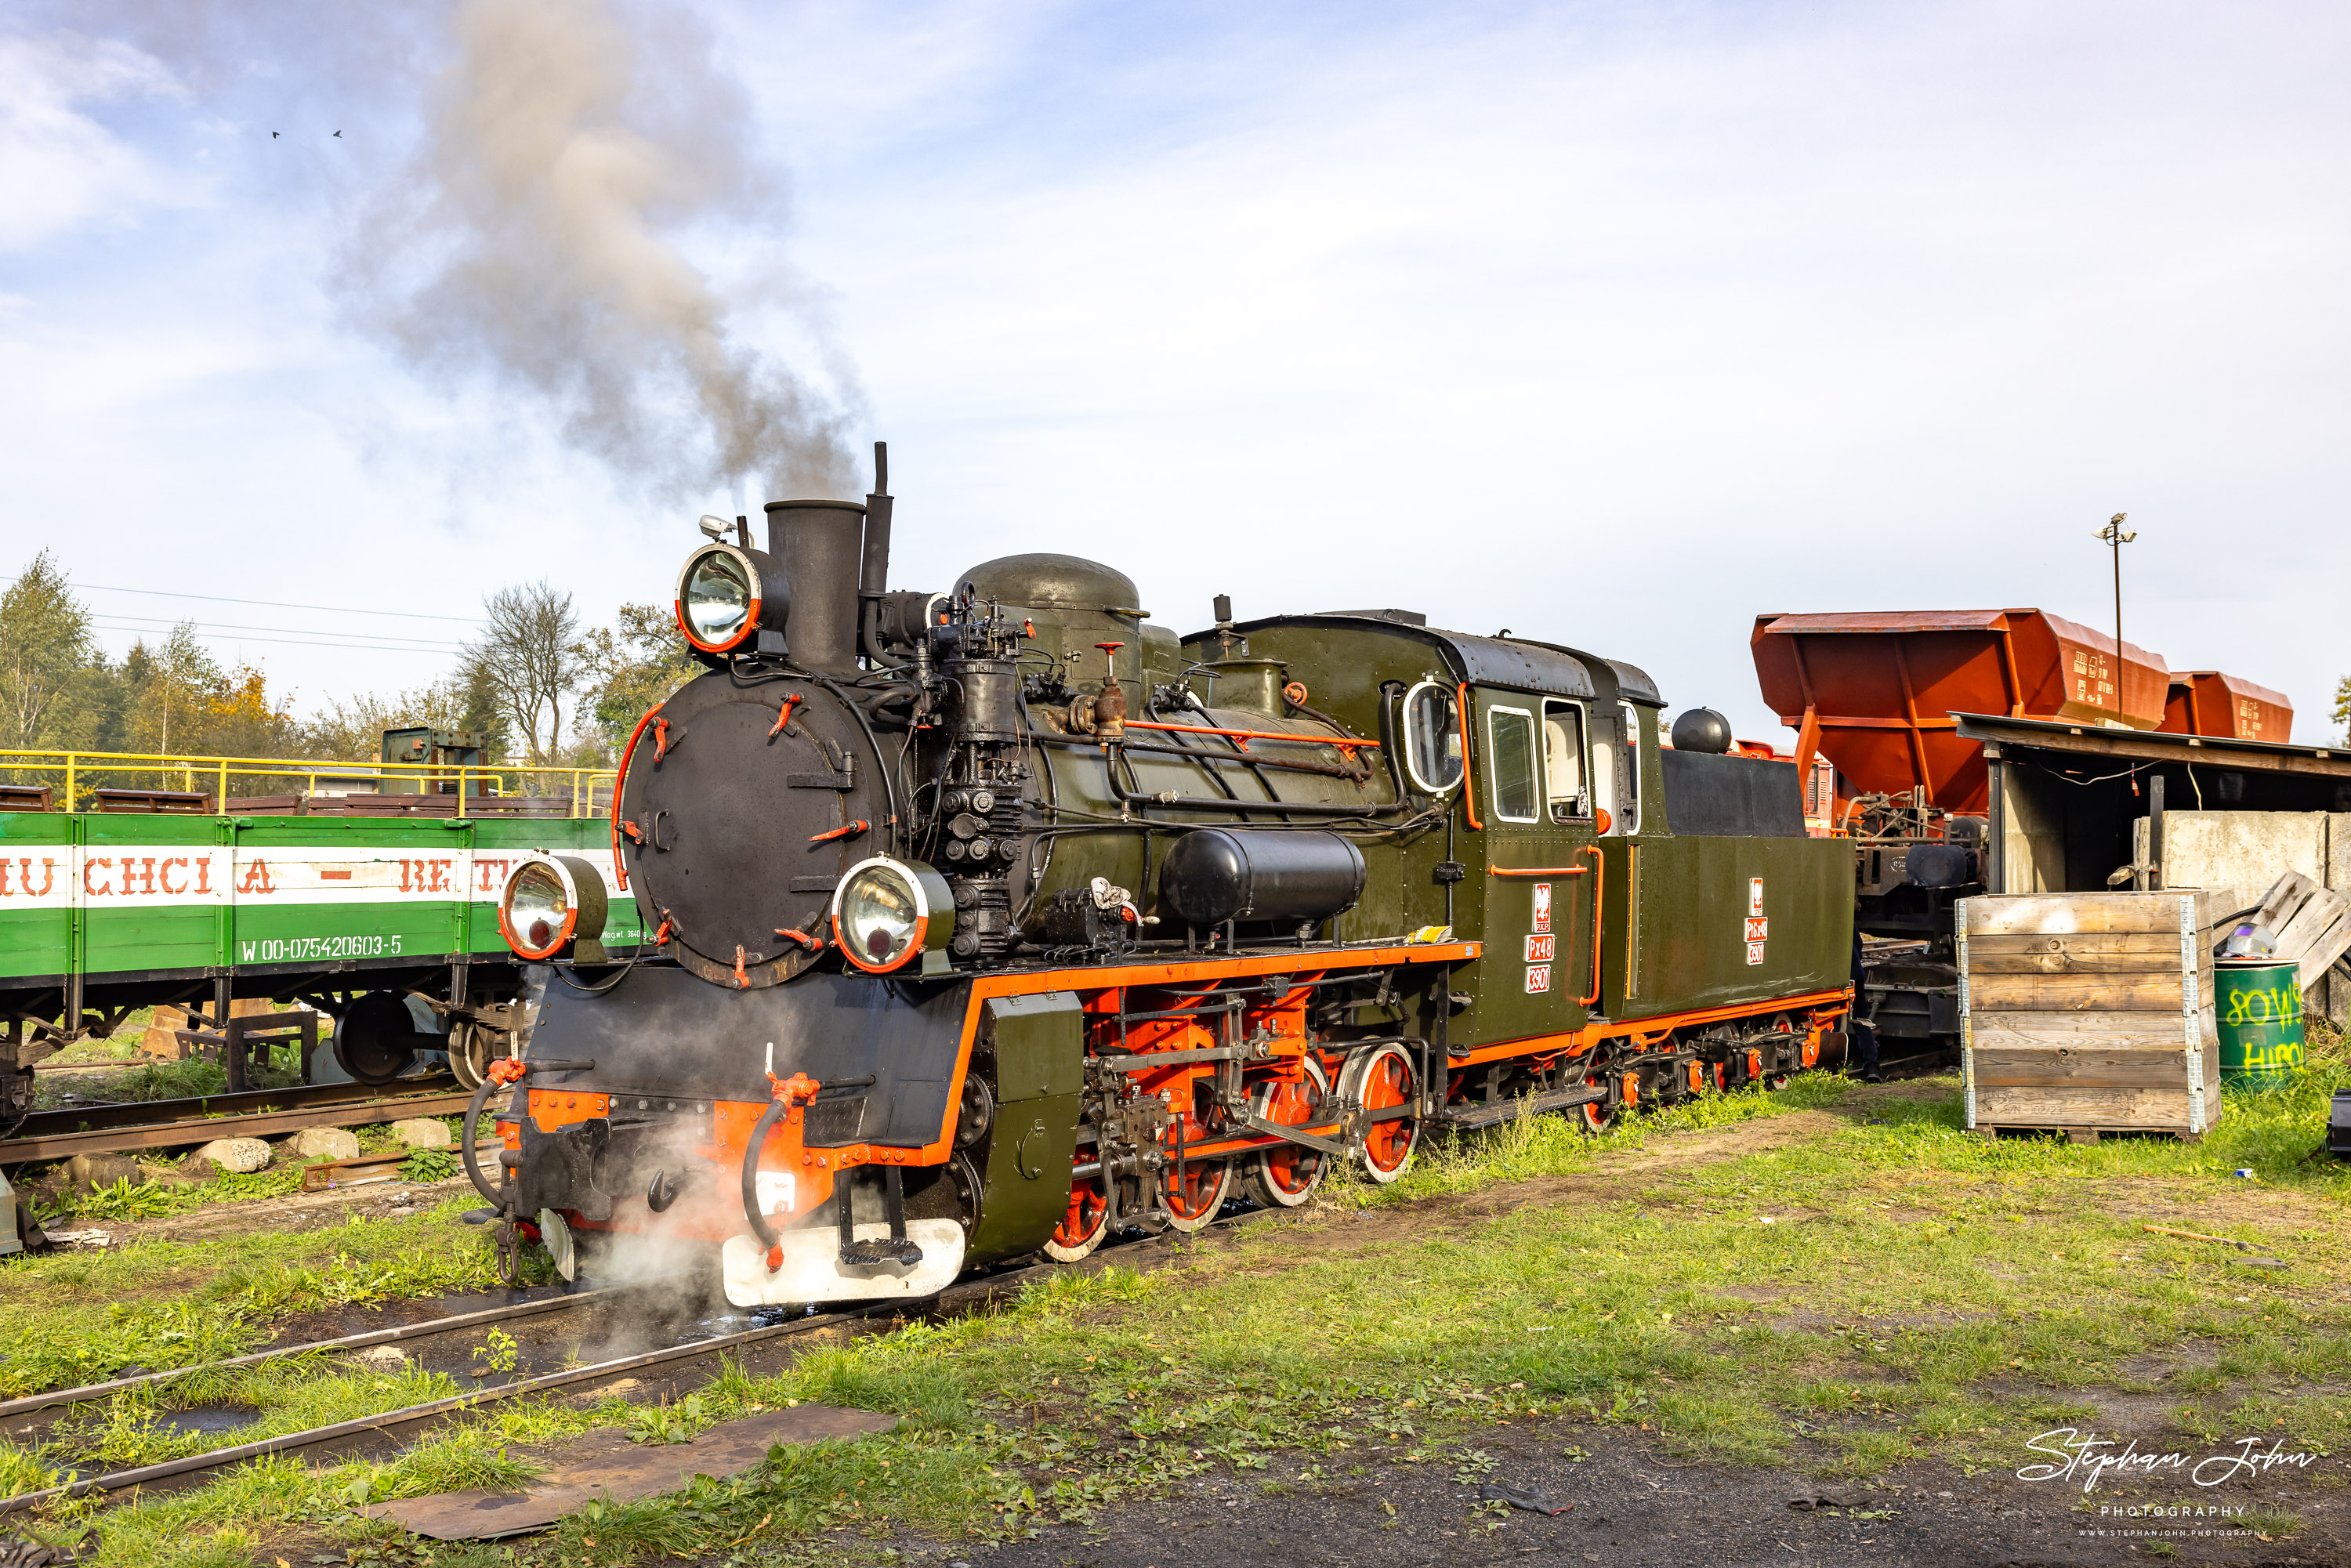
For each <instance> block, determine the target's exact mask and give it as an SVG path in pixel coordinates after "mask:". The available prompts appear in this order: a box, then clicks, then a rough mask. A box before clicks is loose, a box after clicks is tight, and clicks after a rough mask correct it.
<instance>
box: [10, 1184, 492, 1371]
mask: <svg viewBox="0 0 2351 1568" xmlns="http://www.w3.org/2000/svg"><path fill="white" fill-rule="evenodd" d="M467 1207H472V1205H471V1204H470V1202H468V1201H467V1200H466V1199H464V1198H459V1199H455V1200H453V1201H451V1202H449V1203H446V1204H444V1205H442V1206H441V1207H439V1208H438V1209H436V1210H434V1211H432V1212H429V1213H426V1214H423V1215H420V1216H415V1217H411V1218H397V1219H364V1218H352V1219H350V1220H349V1221H347V1222H346V1223H344V1224H341V1225H338V1226H330V1227H323V1228H319V1229H318V1230H315V1231H297V1232H292V1233H286V1234H278V1233H260V1234H254V1235H246V1236H236V1237H229V1238H224V1239H217V1240H212V1239H207V1240H202V1241H187V1242H172V1241H141V1242H134V1243H133V1244H132V1245H131V1246H129V1247H125V1248H121V1249H110V1250H108V1251H105V1252H65V1253H53V1254H50V1255H48V1256H45V1257H30V1256H21V1255H20V1256H18V1257H16V1258H12V1259H9V1260H6V1261H5V1263H0V1281H5V1284H6V1287H7V1288H6V1290H5V1292H0V1356H4V1357H5V1359H0V1398H12V1397H15V1396H19V1395H24V1394H32V1393H37V1392H39V1391H41V1390H43V1389H47V1388H57V1387H66V1386H72V1385H81V1384H86V1383H94V1382H99V1381H102V1380H103V1379H105V1378H108V1377H111V1376H115V1375H120V1373H121V1372H122V1371H123V1369H125V1368H127V1367H131V1366H143V1367H146V1368H147V1369H149V1370H151V1371H158V1372H160V1371H165V1370H168V1369H170V1368H172V1367H176V1366H190V1365H193V1364H197V1363H199V1362H205V1361H214V1360H218V1359H220V1358H221V1357H223V1356H228V1355H235V1354H240V1353H242V1352H244V1351H246V1350H248V1349H250V1348H252V1346H253V1345H254V1343H256V1341H257V1340H258V1339H259V1337H260V1334H261V1331H262V1327H263V1325H264V1323H265V1322H266V1320H267V1319H268V1318H270V1317H273V1316H276V1315H277V1314H280V1313H285V1312H303V1311H311V1310H315V1309H318V1308H321V1307H332V1306H351V1305H366V1304H368V1303H371V1302H375V1301H388V1300H391V1299H393V1298H395V1297H408V1296H430V1295H440V1294H444V1293H446V1292H450V1291H482V1290H488V1289H490V1288H492V1286H493V1285H495V1284H496V1266H495V1261H494V1260H493V1258H492V1255H491V1251H490V1249H489V1246H488V1244H487V1242H486V1239H484V1237H483V1235H482V1234H481V1233H479V1232H476V1231H472V1230H460V1229H459V1228H457V1226H456V1224H455V1217H456V1216H457V1215H458V1214H459V1213H461V1212H462V1211H463V1210H465V1208H467Z"/></svg>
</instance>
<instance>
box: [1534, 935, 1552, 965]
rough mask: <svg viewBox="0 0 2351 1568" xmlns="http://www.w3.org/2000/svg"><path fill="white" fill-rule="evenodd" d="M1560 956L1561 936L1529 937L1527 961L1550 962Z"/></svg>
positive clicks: (1536, 962)
mask: <svg viewBox="0 0 2351 1568" xmlns="http://www.w3.org/2000/svg"><path fill="white" fill-rule="evenodd" d="M1557 956H1559V938H1558V937H1556V936H1549V935H1545V936H1530V937H1528V938H1527V962H1528V963H1530V964H1548V963H1550V962H1551V961H1552V959H1553V958H1555V957H1557Z"/></svg>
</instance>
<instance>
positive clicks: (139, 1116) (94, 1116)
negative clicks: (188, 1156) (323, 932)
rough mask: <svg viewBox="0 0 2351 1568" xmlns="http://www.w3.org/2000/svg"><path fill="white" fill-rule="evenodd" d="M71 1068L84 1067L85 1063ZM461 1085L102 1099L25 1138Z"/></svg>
mask: <svg viewBox="0 0 2351 1568" xmlns="http://www.w3.org/2000/svg"><path fill="white" fill-rule="evenodd" d="M51 1065H52V1064H51V1063H48V1062H42V1063H39V1064H38V1065H37V1066H36V1067H35V1068H34V1070H33V1071H36V1072H37V1071H41V1070H42V1069H43V1068H45V1067H48V1066H51ZM68 1065H70V1066H77V1067H78V1066H80V1065H81V1063H78V1062H74V1063H68ZM105 1065H106V1066H107V1067H110V1068H111V1069H113V1070H114V1071H118V1072H120V1071H125V1070H126V1069H129V1068H131V1067H135V1066H138V1065H141V1064H139V1063H135V1062H119V1061H118V1062H108V1063H106V1064H105ZM452 1082H455V1079H452V1078H451V1077H450V1076H449V1075H448V1074H447V1073H445V1072H434V1073H428V1074H425V1075H423V1076H420V1077H417V1078H412V1079H405V1080H395V1081H394V1082H391V1083H382V1084H373V1083H297V1084H292V1085H289V1086H287V1088H284V1089H246V1090H239V1091H238V1092H235V1093H234V1094H230V1093H221V1094H191V1095H188V1096H185V1097H184V1098H182V1099H177V1100H101V1101H98V1102H96V1103H92V1104H89V1105H61V1106H57V1107H53V1108H52V1109H49V1110H47V1111H36V1112H34V1113H32V1114H30V1115H28V1116H26V1118H25V1122H24V1135H30V1136H35V1137H38V1136H41V1135H43V1134H50V1133H94V1132H96V1131H98V1130H99V1129H100V1128H102V1127H135V1126H145V1125H147V1124H149V1123H152V1122H168V1121H174V1120H177V1119H179V1118H181V1117H187V1118H191V1119H193V1118H195V1117H199V1116H211V1115H215V1114H218V1113H222V1112H227V1113H231V1114H235V1113H241V1112H246V1111H274V1110H278V1109H281V1108H282V1109H286V1110H292V1109H294V1108H295V1107H297V1106H301V1105H310V1104H329V1105H331V1104H337V1103H341V1102H344V1101H348V1100H351V1099H353V1098H354V1097H358V1098H360V1099H370V1100H381V1099H389V1098H392V1097H393V1096H394V1095H397V1094H413V1093H417V1092H423V1091H424V1090H429V1089H439V1088H442V1087H443V1086H444V1085H445V1084H448V1083H452Z"/></svg>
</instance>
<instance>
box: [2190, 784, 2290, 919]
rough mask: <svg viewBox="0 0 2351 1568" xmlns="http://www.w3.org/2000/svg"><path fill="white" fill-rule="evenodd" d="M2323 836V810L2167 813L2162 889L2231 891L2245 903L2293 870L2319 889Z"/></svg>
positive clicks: (2218, 913)
mask: <svg viewBox="0 0 2351 1568" xmlns="http://www.w3.org/2000/svg"><path fill="white" fill-rule="evenodd" d="M2169 803H2170V802H2168V804H2169ZM2327 837H2328V834H2327V814H2326V813H2325V812H2324V811H2194V810H2189V811H2175V810H2166V811H2165V812H2164V813H2163V884H2164V885H2165V886H2166V887H2204V888H2211V889H2214V890H2216V891H2217V890H2220V889H2222V888H2235V889H2236V890H2237V891H2238V892H2239V893H2240V894H2242V895H2243V897H2244V898H2245V900H2246V901H2247V902H2249V903H2250V902H2252V901H2253V900H2256V899H2258V898H2260V897H2261V896H2262V894H2264V893H2267V892H2268V891H2269V889H2270V886H2271V884H2272V883H2275V882H2276V881H2277V879H2278V878H2280V877H2282V876H2283V875H2284V874H2285V873H2288V872H2290V871H2298V872H2300V873H2302V874H2303V875H2304V876H2306V877H2308V878H2310V880H2311V881H2313V882H2315V883H2320V884H2321V885H2322V886H2323V885H2325V882H2326V875H2327V865H2326V862H2327ZM2214 913H2215V914H2216V915H2223V914H2226V913H2228V912H2227V911H2225V910H2216V911H2215V912H2214Z"/></svg>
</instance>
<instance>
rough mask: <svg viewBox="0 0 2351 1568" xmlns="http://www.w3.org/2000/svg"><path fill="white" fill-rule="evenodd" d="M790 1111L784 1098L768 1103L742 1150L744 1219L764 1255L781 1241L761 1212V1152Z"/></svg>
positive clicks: (779, 1097)
mask: <svg viewBox="0 0 2351 1568" xmlns="http://www.w3.org/2000/svg"><path fill="white" fill-rule="evenodd" d="M789 1109H790V1106H789V1105H788V1104H787V1103H785V1102H784V1100H783V1099H782V1097H781V1096H778V1097H777V1098H776V1099H773V1100H770V1101H768V1108H767V1110H765V1111H764V1112H762V1113H760V1115H759V1124H758V1126H756V1127H753V1128H752V1129H751V1141H750V1143H749V1145H747V1146H746V1147H745V1149H744V1150H743V1218H745V1219H747V1220H749V1221H750V1222H751V1234H752V1235H754V1236H756V1237H758V1239H759V1249H760V1250H761V1251H762V1252H772V1251H773V1250H775V1249H776V1247H777V1245H778V1240H777V1237H776V1228H775V1227H774V1226H772V1225H770V1224H768V1217H767V1216H766V1215H764V1214H762V1213H760V1212H759V1151H760V1150H762V1149H764V1148H766V1147H767V1146H768V1130H769V1129H770V1128H772V1127H774V1126H775V1124H776V1123H777V1121H778V1118H780V1117H781V1116H782V1115H783V1113H785V1112H786V1111H788V1110H789Z"/></svg>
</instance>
